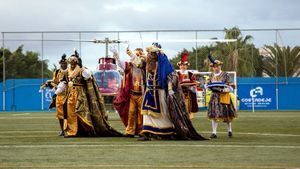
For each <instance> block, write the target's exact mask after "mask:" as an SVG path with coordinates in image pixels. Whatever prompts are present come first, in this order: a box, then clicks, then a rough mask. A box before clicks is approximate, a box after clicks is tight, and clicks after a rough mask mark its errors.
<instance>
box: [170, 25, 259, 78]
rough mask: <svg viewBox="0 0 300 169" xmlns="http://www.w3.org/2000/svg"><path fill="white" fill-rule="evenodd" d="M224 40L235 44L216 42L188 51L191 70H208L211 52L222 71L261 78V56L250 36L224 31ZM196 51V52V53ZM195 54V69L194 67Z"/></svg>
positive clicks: (234, 30)
mask: <svg viewBox="0 0 300 169" xmlns="http://www.w3.org/2000/svg"><path fill="white" fill-rule="evenodd" d="M224 38H225V39H236V40H237V41H236V42H226V43H225V42H217V43H215V44H211V45H209V46H201V47H199V48H197V49H192V51H189V61H190V62H191V68H192V69H194V68H197V70H199V71H208V70H209V67H208V65H209V61H208V59H207V55H208V53H209V52H212V55H213V56H214V57H215V59H218V60H221V61H222V62H223V63H224V65H223V68H222V69H223V70H225V71H237V74H238V76H241V77H249V76H262V72H263V70H262V56H260V55H259V50H258V49H257V48H255V45H254V44H252V43H251V42H250V41H251V39H252V36H250V35H246V36H245V37H243V36H242V34H241V31H240V30H239V29H238V28H237V27H234V28H231V29H225V37H224ZM196 51H197V52H196ZM196 53H197V64H198V65H197V67H196V62H195V60H196ZM180 57H181V56H180V55H177V57H175V58H173V59H172V60H171V63H173V65H174V64H175V63H177V62H178V61H179V60H180Z"/></svg>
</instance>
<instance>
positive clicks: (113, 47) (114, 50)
mask: <svg viewBox="0 0 300 169" xmlns="http://www.w3.org/2000/svg"><path fill="white" fill-rule="evenodd" d="M109 51H111V52H112V53H114V54H115V53H118V52H117V49H116V47H115V46H109Z"/></svg>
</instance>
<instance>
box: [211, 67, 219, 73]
mask: <svg viewBox="0 0 300 169" xmlns="http://www.w3.org/2000/svg"><path fill="white" fill-rule="evenodd" d="M212 69H213V72H214V73H219V72H220V71H221V66H220V65H219V66H218V65H214V66H213V67H212Z"/></svg>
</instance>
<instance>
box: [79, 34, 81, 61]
mask: <svg viewBox="0 0 300 169" xmlns="http://www.w3.org/2000/svg"><path fill="white" fill-rule="evenodd" d="M79 56H80V57H81V32H79Z"/></svg>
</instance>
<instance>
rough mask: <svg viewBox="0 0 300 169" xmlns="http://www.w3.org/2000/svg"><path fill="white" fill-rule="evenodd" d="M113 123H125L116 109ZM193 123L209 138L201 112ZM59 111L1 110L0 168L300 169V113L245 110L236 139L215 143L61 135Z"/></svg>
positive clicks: (222, 134)
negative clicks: (57, 113) (67, 136)
mask: <svg viewBox="0 0 300 169" xmlns="http://www.w3.org/2000/svg"><path fill="white" fill-rule="evenodd" d="M109 119H110V123H111V125H112V126H113V127H115V128H116V129H118V130H119V131H123V130H124V127H123V125H122V123H121V122H120V120H119V117H118V116H117V115H116V114H115V113H109ZM193 123H194V125H195V127H196V128H197V130H198V131H199V132H200V133H202V134H203V135H204V136H206V137H209V136H210V121H209V120H207V118H206V117H205V113H204V112H199V113H198V114H197V115H196V118H194V119H193ZM58 130H59V127H58V122H57V120H55V117H54V113H45V112H43V113H0V168H300V112H255V113H252V112H240V113H239V118H238V119H237V120H235V121H234V122H233V134H234V137H233V138H228V137H227V133H226V130H227V129H226V125H225V124H223V123H219V127H218V138H217V139H214V140H210V141H150V142H139V141H136V139H137V138H100V137H98V138H62V137H59V136H56V134H57V132H58Z"/></svg>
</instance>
